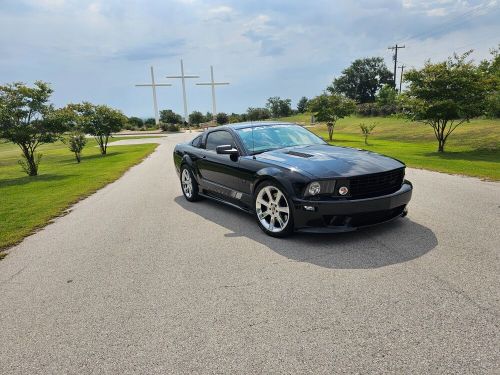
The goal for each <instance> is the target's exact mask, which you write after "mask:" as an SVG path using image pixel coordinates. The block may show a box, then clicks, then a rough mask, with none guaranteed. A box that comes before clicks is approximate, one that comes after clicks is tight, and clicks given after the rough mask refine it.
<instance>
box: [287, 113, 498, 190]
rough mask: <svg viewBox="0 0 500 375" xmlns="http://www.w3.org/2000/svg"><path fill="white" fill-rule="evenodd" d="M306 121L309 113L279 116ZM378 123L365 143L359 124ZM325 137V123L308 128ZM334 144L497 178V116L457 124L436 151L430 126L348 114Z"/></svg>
mask: <svg viewBox="0 0 500 375" xmlns="http://www.w3.org/2000/svg"><path fill="white" fill-rule="evenodd" d="M280 120H283V121H291V122H297V123H301V124H309V120H310V115H297V116H291V117H286V118H283V119H280ZM361 123H365V124H373V123H374V124H377V126H376V127H375V129H374V130H373V134H372V135H370V137H369V139H368V143H369V144H368V145H365V143H364V138H363V136H362V134H361V129H360V128H359V124H361ZM309 129H310V130H312V131H313V132H315V133H316V134H318V135H320V136H321V137H323V138H324V139H326V140H327V139H328V131H327V129H326V125H324V124H318V125H316V126H314V127H311V128H309ZM331 143H332V144H334V145H338V146H348V147H356V148H361V149H366V150H370V151H375V152H379V153H382V154H385V155H388V156H392V157H395V158H397V159H400V160H402V161H404V162H405V163H406V164H407V165H408V166H409V167H414V168H424V169H430V170H434V171H439V172H446V173H454V174H463V175H468V176H475V177H480V178H486V179H491V180H497V181H498V180H500V120H487V119H485V120H483V119H478V120H473V121H471V122H470V123H468V124H467V123H466V124H463V125H460V126H459V127H458V128H457V129H456V130H455V131H454V132H453V133H452V134H451V135H450V137H449V138H448V141H447V144H446V146H445V152H444V153H439V152H437V141H436V139H435V137H434V133H433V131H432V128H431V127H429V126H427V125H424V124H422V123H414V122H409V121H406V120H404V119H399V118H392V117H388V118H384V117H355V116H352V117H349V118H345V119H341V120H339V121H338V123H337V125H336V127H335V132H334V135H333V142H331Z"/></svg>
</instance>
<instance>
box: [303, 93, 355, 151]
mask: <svg viewBox="0 0 500 375" xmlns="http://www.w3.org/2000/svg"><path fill="white" fill-rule="evenodd" d="M308 109H309V111H311V112H312V113H313V114H314V116H315V118H316V120H318V121H324V122H326V126H327V128H328V137H329V139H330V141H332V140H333V130H334V128H335V124H336V123H337V120H338V119H341V118H344V117H346V116H349V115H351V114H352V113H353V112H354V110H355V109H356V103H355V102H354V101H353V100H351V99H349V98H346V97H344V96H342V95H336V94H333V95H332V94H326V93H325V94H322V95H319V96H317V97H315V98H313V99H311V100H310V101H309V105H308Z"/></svg>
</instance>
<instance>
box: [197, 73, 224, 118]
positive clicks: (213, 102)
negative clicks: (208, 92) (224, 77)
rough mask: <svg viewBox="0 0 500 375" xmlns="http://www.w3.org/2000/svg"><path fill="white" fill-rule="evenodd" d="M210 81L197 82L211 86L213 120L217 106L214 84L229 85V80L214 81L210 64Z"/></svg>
mask: <svg viewBox="0 0 500 375" xmlns="http://www.w3.org/2000/svg"><path fill="white" fill-rule="evenodd" d="M210 78H211V79H210V82H203V83H197V85H200V86H212V121H213V122H215V120H216V117H217V107H216V102H215V86H218V85H229V82H215V80H214V67H213V66H212V65H210Z"/></svg>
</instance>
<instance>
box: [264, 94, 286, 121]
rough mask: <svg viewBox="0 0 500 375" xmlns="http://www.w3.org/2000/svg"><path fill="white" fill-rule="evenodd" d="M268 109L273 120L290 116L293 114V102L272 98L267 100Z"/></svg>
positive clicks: (277, 97)
mask: <svg viewBox="0 0 500 375" xmlns="http://www.w3.org/2000/svg"><path fill="white" fill-rule="evenodd" d="M266 108H267V109H268V110H269V113H270V114H271V117H272V118H278V117H286V116H290V114H291V113H292V100H291V99H281V98H280V97H279V96H272V97H270V98H269V99H267V103H266Z"/></svg>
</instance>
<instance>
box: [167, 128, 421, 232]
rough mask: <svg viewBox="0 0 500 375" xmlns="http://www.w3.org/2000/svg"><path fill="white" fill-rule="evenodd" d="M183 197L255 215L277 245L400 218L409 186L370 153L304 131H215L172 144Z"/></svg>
mask: <svg viewBox="0 0 500 375" xmlns="http://www.w3.org/2000/svg"><path fill="white" fill-rule="evenodd" d="M174 163H175V168H176V170H177V174H178V175H179V176H180V182H181V188H182V192H183V194H184V197H185V198H186V199H187V200H188V201H190V202H194V201H197V200H198V199H200V197H207V198H211V199H214V200H217V201H220V202H224V203H226V204H229V205H232V206H234V207H237V208H239V209H242V210H244V211H247V212H249V213H252V214H253V215H255V218H256V219H257V223H258V224H259V226H260V227H261V229H262V230H263V231H264V232H265V233H267V234H269V235H271V236H275V237H284V236H287V235H289V234H291V233H293V232H294V231H302V232H315V233H329V232H330V233H331V232H343V231H352V230H356V229H358V228H360V227H365V226H370V225H374V224H379V223H383V222H387V221H390V220H393V219H396V218H398V217H401V216H405V215H406V213H407V209H406V206H407V204H408V202H409V201H410V199H411V194H412V189H413V187H412V184H411V183H410V182H409V181H407V180H405V179H404V176H405V165H404V164H403V163H402V162H400V161H398V160H395V159H392V158H389V157H387V156H383V155H379V154H376V153H373V152H369V151H363V150H358V149H354V148H349V147H337V146H331V145H329V144H328V143H326V142H325V141H323V140H322V139H321V138H319V137H317V136H316V135H314V134H313V133H311V132H310V131H308V130H307V129H305V128H303V127H302V126H299V125H296V124H291V123H280V122H251V123H238V124H231V125H226V126H220V127H216V128H213V129H210V130H208V131H206V132H204V133H203V134H200V135H198V136H197V137H196V138H194V139H193V140H192V141H190V142H188V143H182V144H178V145H177V146H176V147H175V150H174Z"/></svg>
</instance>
